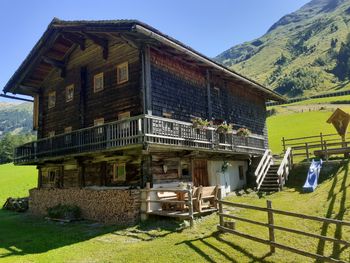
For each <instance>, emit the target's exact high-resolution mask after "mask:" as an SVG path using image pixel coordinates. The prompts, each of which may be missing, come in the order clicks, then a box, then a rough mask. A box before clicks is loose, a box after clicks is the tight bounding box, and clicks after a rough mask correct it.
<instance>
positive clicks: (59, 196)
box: [29, 187, 141, 225]
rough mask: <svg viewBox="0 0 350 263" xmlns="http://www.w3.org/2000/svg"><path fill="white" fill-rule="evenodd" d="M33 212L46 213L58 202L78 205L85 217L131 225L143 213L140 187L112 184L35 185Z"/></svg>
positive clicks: (38, 214) (31, 197)
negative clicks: (52, 186)
mask: <svg viewBox="0 0 350 263" xmlns="http://www.w3.org/2000/svg"><path fill="white" fill-rule="evenodd" d="M29 192H30V198H29V212H30V213H32V214H33V215H37V216H46V215H47V209H48V208H50V207H53V206H55V205H59V204H62V205H75V206H78V207H79V208H80V209H81V216H82V218H84V219H89V220H94V221H99V222H102V223H106V224H120V225H130V224H134V223H136V222H137V221H138V220H139V217H140V208H141V201H140V197H141V194H140V190H138V189H116V188H108V187H94V188H82V189H79V188H67V189H43V188H42V189H32V190H30V191H29Z"/></svg>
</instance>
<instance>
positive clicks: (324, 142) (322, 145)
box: [282, 132, 350, 161]
mask: <svg viewBox="0 0 350 263" xmlns="http://www.w3.org/2000/svg"><path fill="white" fill-rule="evenodd" d="M349 135H350V133H347V134H346V141H345V142H343V141H342V138H341V137H340V136H339V135H338V134H334V133H333V134H323V133H322V132H321V133H320V134H319V135H314V136H306V137H298V138H285V137H283V138H282V147H283V152H286V150H287V148H288V147H290V148H291V149H292V152H293V156H294V157H298V156H300V157H304V158H306V159H307V161H310V159H311V158H312V156H313V155H314V151H316V150H325V149H334V148H340V147H344V146H346V145H350V136H349Z"/></svg>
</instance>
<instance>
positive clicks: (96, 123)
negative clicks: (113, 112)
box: [94, 118, 105, 134]
mask: <svg viewBox="0 0 350 263" xmlns="http://www.w3.org/2000/svg"><path fill="white" fill-rule="evenodd" d="M104 123H105V119H104V118H99V119H95V120H94V126H101V125H103V124H104ZM102 133H103V127H100V128H97V134H102Z"/></svg>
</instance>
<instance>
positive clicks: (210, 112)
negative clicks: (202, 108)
mask: <svg viewBox="0 0 350 263" xmlns="http://www.w3.org/2000/svg"><path fill="white" fill-rule="evenodd" d="M206 84H207V104H208V119H209V120H211V119H212V117H213V112H212V105H211V93H210V72H209V70H208V69H207V72H206Z"/></svg>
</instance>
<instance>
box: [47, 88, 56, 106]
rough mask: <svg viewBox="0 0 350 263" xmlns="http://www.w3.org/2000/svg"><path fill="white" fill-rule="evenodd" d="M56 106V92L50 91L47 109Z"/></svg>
mask: <svg viewBox="0 0 350 263" xmlns="http://www.w3.org/2000/svg"><path fill="white" fill-rule="evenodd" d="M55 105H56V91H51V92H50V93H49V103H48V107H49V109H51V108H53V107H55Z"/></svg>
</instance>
